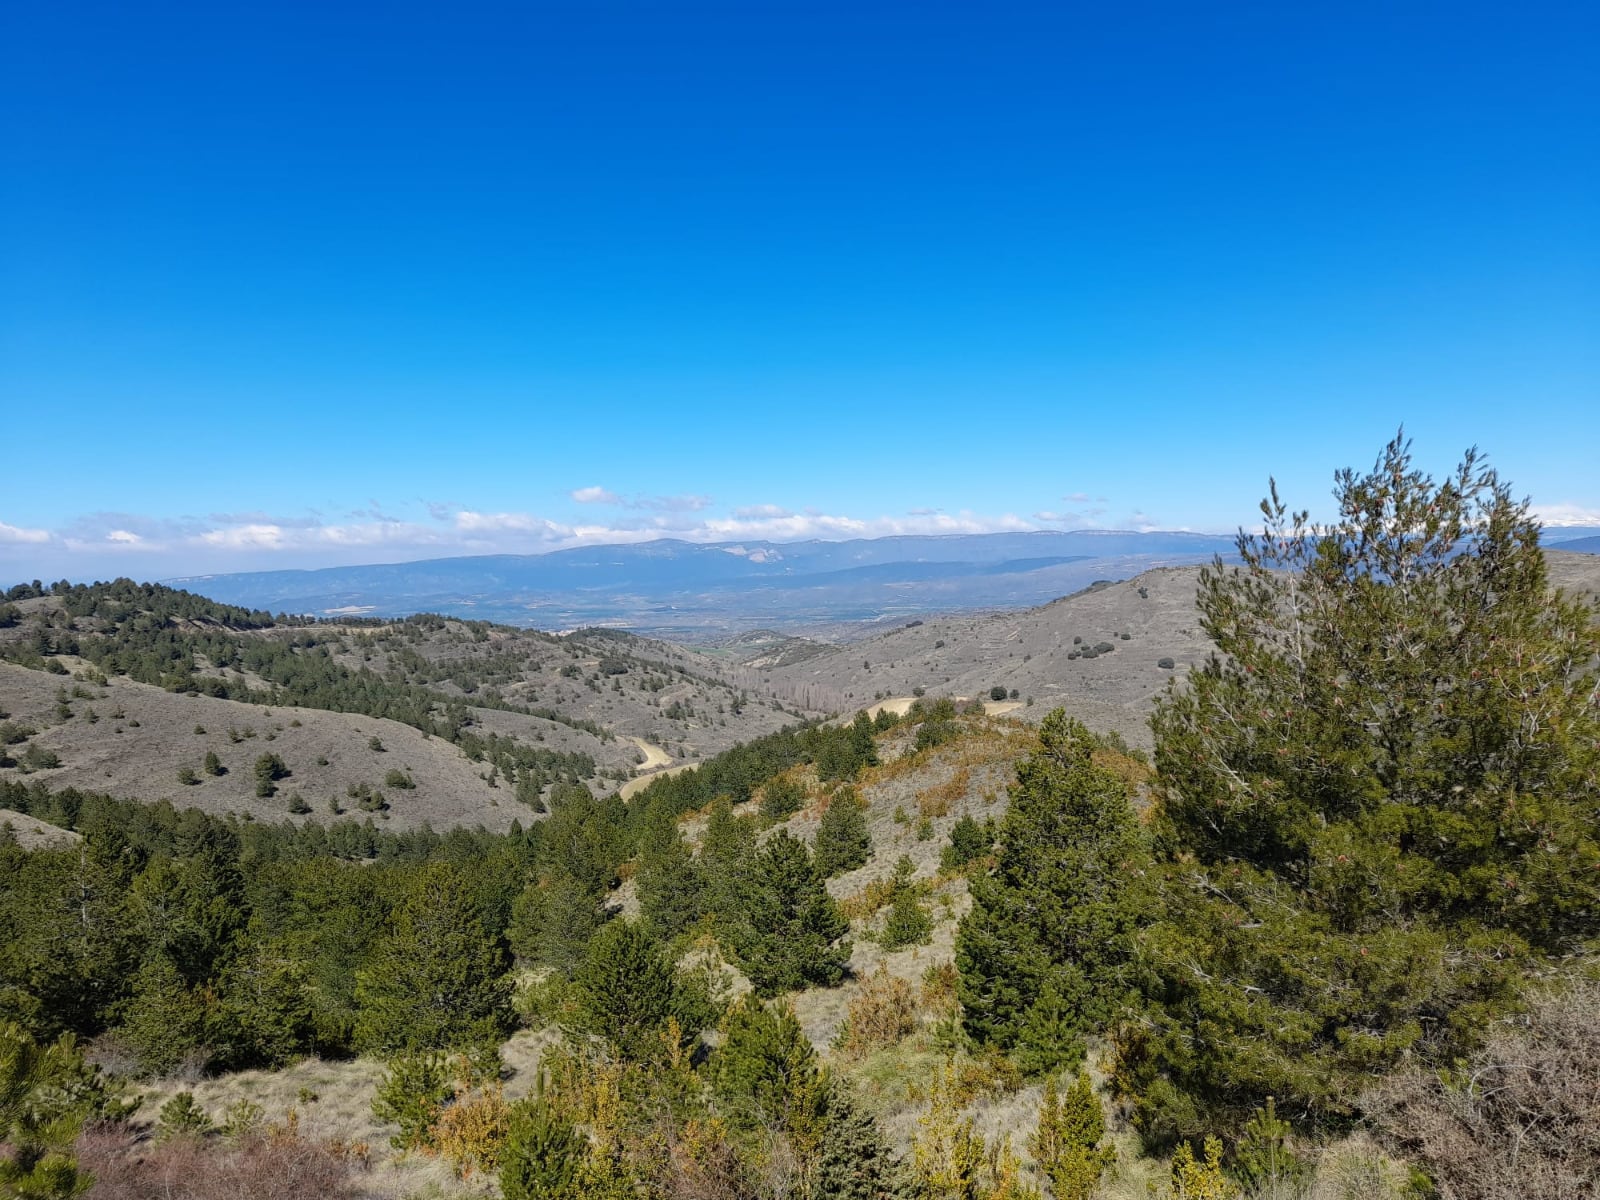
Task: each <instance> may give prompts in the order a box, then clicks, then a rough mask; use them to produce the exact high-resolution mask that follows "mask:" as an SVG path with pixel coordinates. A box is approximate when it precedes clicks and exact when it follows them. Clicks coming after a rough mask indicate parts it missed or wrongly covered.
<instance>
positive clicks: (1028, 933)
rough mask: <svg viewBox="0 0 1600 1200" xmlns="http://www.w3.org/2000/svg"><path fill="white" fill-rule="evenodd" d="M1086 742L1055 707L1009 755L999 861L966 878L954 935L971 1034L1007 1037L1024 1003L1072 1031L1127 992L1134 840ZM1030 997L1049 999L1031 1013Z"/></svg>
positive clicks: (1020, 1027)
mask: <svg viewBox="0 0 1600 1200" xmlns="http://www.w3.org/2000/svg"><path fill="white" fill-rule="evenodd" d="M1095 745H1096V742H1095V739H1094V736H1093V735H1092V734H1091V733H1089V731H1088V730H1087V729H1085V728H1084V727H1083V726H1082V725H1081V724H1079V723H1078V722H1077V721H1075V720H1072V719H1070V718H1068V717H1067V715H1066V713H1065V712H1064V711H1062V710H1060V709H1057V710H1056V711H1055V712H1053V713H1051V714H1050V715H1049V716H1047V717H1046V718H1045V719H1044V722H1043V724H1042V725H1041V726H1040V730H1039V749H1038V750H1036V751H1035V752H1034V753H1033V754H1032V755H1030V756H1029V757H1028V758H1027V759H1025V760H1023V761H1022V762H1021V763H1019V764H1018V766H1017V782H1016V784H1015V785H1013V787H1012V788H1011V808H1010V810H1009V811H1008V812H1007V813H1006V816H1005V819H1004V820H1003V821H1002V823H1001V826H1000V850H999V856H998V863H997V865H996V867H995V869H994V870H993V872H992V873H990V874H989V875H987V876H983V877H979V878H977V879H974V880H973V881H972V897H973V906H972V910H971V911H970V912H969V913H968V914H967V916H966V917H965V918H964V919H963V920H962V922H961V927H960V930H959V931H958V933H957V935H956V965H957V967H958V968H959V969H960V972H961V985H960V996H961V1003H962V1010H963V1020H964V1023H965V1026H966V1029H967V1032H968V1033H969V1034H971V1035H972V1036H973V1037H974V1038H977V1039H978V1040H979V1041H984V1042H994V1043H996V1044H997V1045H999V1046H1001V1047H1002V1048H1005V1049H1010V1048H1012V1047H1014V1046H1016V1045H1017V1044H1018V1042H1019V1040H1020V1039H1021V1037H1022V1034H1023V1031H1024V1029H1025V1028H1026V1027H1027V1026H1028V1024H1029V1021H1030V1015H1032V1016H1033V1019H1034V1022H1035V1024H1036V1025H1037V1024H1038V1023H1039V1022H1041V1021H1046V1020H1048V1023H1049V1024H1050V1025H1052V1026H1053V1027H1054V1029H1055V1030H1056V1032H1055V1034H1054V1035H1053V1036H1063V1035H1065V1034H1067V1033H1075V1034H1076V1035H1079V1036H1081V1035H1082V1034H1084V1033H1087V1032H1089V1031H1090V1030H1092V1029H1094V1028H1096V1027H1098V1026H1100V1025H1102V1024H1103V1023H1105V1022H1106V1021H1108V1020H1109V1019H1110V1018H1111V1017H1112V1016H1113V1014H1114V1013H1116V1012H1117V1011H1118V1008H1119V1005H1120V1003H1121V1002H1122V1000H1123V999H1124V997H1125V996H1127V995H1128V992H1129V984H1130V980H1131V965H1130V964H1131V959H1132V956H1133V937H1134V933H1135V930H1136V929H1137V927H1138V923H1139V917H1140V912H1141V906H1140V895H1141V893H1140V888H1139V873H1140V870H1141V868H1142V867H1143V865H1144V857H1145V847H1144V840H1143V837H1142V834H1141V830H1140V827H1139V824H1138V821H1137V819H1136V818H1135V817H1134V814H1133V809H1132V807H1131V806H1130V804H1129V803H1128V797H1127V791H1126V787H1125V785H1124V784H1123V781H1122V780H1121V779H1120V778H1118V777H1117V776H1116V775H1114V774H1112V773H1111V772H1110V771H1107V770H1105V769H1103V768H1101V767H1098V766H1096V765H1095V764H1094V761H1093V753H1094V749H1095ZM1041 1002H1043V1003H1044V1004H1045V1006H1046V1007H1047V1008H1052V1009H1054V1010H1055V1011H1053V1012H1050V1013H1044V1012H1041V1013H1039V1014H1033V1010H1034V1009H1035V1007H1036V1006H1038V1005H1040V1004H1041ZM1049 1065H1051V1066H1054V1065H1058V1064H1056V1063H1051V1064H1049Z"/></svg>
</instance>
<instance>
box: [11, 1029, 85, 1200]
mask: <svg viewBox="0 0 1600 1200" xmlns="http://www.w3.org/2000/svg"><path fill="white" fill-rule="evenodd" d="M102 1099H103V1092H102V1090H101V1088H100V1086H99V1083H98V1080H96V1079H95V1078H94V1076H93V1074H92V1073H91V1072H90V1071H89V1070H88V1069H87V1068H85V1066H84V1063H83V1055H82V1054H81V1053H80V1052H79V1051H78V1049H77V1046H76V1044H75V1043H74V1042H73V1039H72V1036H71V1035H70V1034H63V1035H62V1037H61V1038H60V1039H59V1040H57V1041H56V1042H55V1043H53V1044H51V1045H47V1046H41V1045H39V1044H37V1043H36V1042H35V1041H34V1040H33V1039H32V1038H31V1037H29V1036H28V1035H27V1034H26V1033H25V1032H23V1030H22V1028H21V1026H19V1025H15V1024H13V1023H11V1022H0V1195H5V1196H16V1197H19V1198H28V1200H34V1198H36V1200H69V1198H70V1197H73V1196H79V1195H82V1194H83V1193H84V1192H85V1191H87V1190H88V1189H89V1186H90V1184H92V1183H93V1182H94V1180H93V1179H92V1178H91V1177H90V1176H88V1175H86V1174H84V1173H83V1172H80V1171H79V1170H78V1166H77V1160H76V1159H75V1158H74V1157H73V1143H74V1142H75V1141H76V1139H77V1136H78V1133H79V1131H80V1130H81V1129H82V1128H83V1123H84V1121H85V1119H86V1118H88V1117H90V1116H94V1115H98V1114H97V1112H96V1109H97V1107H99V1106H100V1101H101V1100H102Z"/></svg>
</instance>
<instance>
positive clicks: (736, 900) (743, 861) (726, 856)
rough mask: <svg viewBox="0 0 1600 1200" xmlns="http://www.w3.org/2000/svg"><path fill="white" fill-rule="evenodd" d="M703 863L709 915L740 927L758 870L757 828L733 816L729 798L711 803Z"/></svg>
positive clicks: (707, 820) (704, 838)
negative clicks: (756, 867)
mask: <svg viewBox="0 0 1600 1200" xmlns="http://www.w3.org/2000/svg"><path fill="white" fill-rule="evenodd" d="M699 861H700V869H701V873H702V875H703V876H704V878H705V884H706V911H707V912H709V913H711V914H712V915H713V916H714V917H716V918H717V920H718V921H720V922H721V923H722V924H724V925H727V926H732V925H736V924H737V923H738V921H739V919H740V916H741V915H742V914H743V912H744V908H745V903H746V900H747V894H748V891H749V888H750V882H751V879H752V877H753V874H754V870H755V861H756V825H755V822H754V821H752V820H750V819H749V818H745V817H735V816H734V815H733V801H732V799H731V798H730V797H728V796H727V795H726V794H724V795H719V796H717V797H716V798H715V799H714V800H713V801H712V802H711V811H710V813H709V814H708V816H707V817H706V832H705V836H704V837H703V838H702V839H701V841H700V860H699Z"/></svg>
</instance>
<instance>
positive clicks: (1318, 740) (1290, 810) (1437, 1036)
mask: <svg viewBox="0 0 1600 1200" xmlns="http://www.w3.org/2000/svg"><path fill="white" fill-rule="evenodd" d="M1335 496H1336V499H1337V502H1338V518H1337V519H1336V520H1335V521H1334V522H1333V523H1332V524H1330V525H1327V526H1314V525H1311V524H1309V523H1308V518H1307V516H1306V514H1304V513H1290V512H1289V510H1288V509H1287V507H1286V506H1285V505H1284V503H1283V502H1282V501H1281V500H1280V499H1279V498H1278V495H1277V489H1276V486H1273V487H1272V489H1271V495H1270V496H1269V498H1268V499H1267V500H1265V501H1263V503H1262V515H1263V519H1264V531H1263V532H1262V533H1261V534H1244V533H1241V535H1240V537H1239V541H1238V547H1239V558H1240V561H1241V564H1242V565H1240V566H1238V567H1225V566H1224V565H1223V564H1222V563H1221V562H1220V561H1219V562H1217V563H1216V564H1214V565H1213V566H1212V567H1211V568H1209V569H1207V570H1206V571H1204V572H1203V573H1202V575H1201V582H1200V589H1199V607H1200V611H1201V624H1202V627H1203V628H1204V629H1205V631H1206V633H1207V634H1208V635H1209V636H1210V637H1211V638H1212V639H1213V640H1214V641H1215V642H1216V644H1217V646H1218V651H1219V652H1218V653H1217V654H1216V655H1215V656H1213V658H1212V659H1211V660H1209V661H1208V662H1207V663H1206V664H1205V665H1204V666H1203V667H1201V668H1200V669H1198V670H1196V671H1194V672H1192V673H1191V674H1190V676H1189V678H1188V681H1187V684H1186V685H1184V686H1181V687H1180V686H1177V685H1176V681H1175V682H1174V685H1173V686H1172V687H1171V688H1170V690H1169V692H1168V694H1167V695H1166V696H1165V697H1164V698H1163V699H1162V700H1161V702H1160V703H1159V705H1158V707H1157V711H1156V713H1155V715H1154V717H1153V719H1152V726H1153V729H1154V732H1155V735H1156V765H1157V769H1158V772H1159V776H1160V778H1159V783H1160V795H1161V806H1160V809H1159V812H1160V814H1161V815H1162V816H1163V817H1164V819H1165V829H1164V840H1165V841H1166V843H1167V845H1168V846H1169V847H1170V853H1169V854H1168V855H1167V856H1166V857H1165V860H1164V862H1163V863H1162V873H1161V879H1162V882H1163V884H1164V890H1163V906H1164V909H1165V913H1164V917H1163V919H1162V920H1161V921H1160V922H1159V923H1158V924H1156V925H1154V926H1152V927H1151V928H1150V929H1149V930H1148V931H1147V933H1146V934H1145V935H1144V941H1145V943H1146V946H1145V950H1146V953H1145V955H1144V958H1145V960H1146V961H1147V962H1148V963H1149V964H1150V965H1151V968H1152V971H1151V973H1150V975H1149V977H1148V979H1147V980H1146V983H1145V989H1144V990H1145V993H1146V996H1147V998H1148V1002H1149V1006H1148V1012H1147V1017H1148V1019H1147V1020H1146V1021H1145V1022H1143V1023H1142V1027H1141V1030H1140V1033H1139V1036H1138V1037H1137V1039H1136V1040H1134V1041H1132V1042H1130V1045H1129V1050H1130V1053H1129V1054H1128V1055H1126V1056H1125V1057H1124V1058H1123V1059H1122V1064H1123V1077H1122V1079H1121V1081H1120V1082H1121V1083H1122V1085H1123V1086H1124V1087H1125V1088H1126V1089H1127V1090H1128V1091H1130V1092H1131V1093H1133V1094H1137V1095H1140V1096H1141V1103H1140V1106H1139V1108H1138V1110H1137V1113H1136V1117H1137V1119H1138V1120H1139V1122H1140V1124H1141V1127H1142V1128H1143V1129H1144V1131H1145V1132H1146V1134H1147V1136H1150V1137H1152V1138H1154V1139H1156V1140H1168V1139H1172V1138H1176V1137H1182V1138H1187V1139H1195V1138H1198V1137H1199V1136H1201V1135H1202V1134H1203V1133H1205V1132H1207V1131H1208V1129H1211V1128H1224V1129H1226V1128H1229V1127H1233V1128H1237V1126H1238V1124H1239V1123H1241V1122H1243V1121H1244V1120H1245V1119H1247V1117H1248V1116H1249V1114H1250V1113H1251V1112H1252V1111H1253V1110H1254V1109H1255V1108H1257V1107H1259V1106H1260V1105H1262V1104H1263V1103H1264V1102H1265V1099H1266V1097H1267V1096H1268V1095H1274V1096H1276V1097H1278V1099H1279V1101H1281V1102H1284V1103H1285V1104H1286V1105H1289V1104H1292V1106H1293V1108H1294V1109H1295V1110H1296V1111H1300V1112H1309V1113H1310V1114H1312V1117H1313V1120H1321V1119H1327V1118H1331V1119H1340V1118H1342V1117H1344V1116H1346V1115H1348V1114H1349V1113H1350V1111H1351V1101H1352V1100H1353V1098H1354V1097H1355V1096H1356V1095H1357V1093H1358V1092H1359V1091H1360V1090H1361V1087H1362V1086H1363V1084H1364V1082H1365V1081H1366V1080H1369V1079H1370V1078H1371V1077H1372V1075H1373V1074H1374V1073H1376V1072H1379V1071H1382V1070H1383V1069H1384V1068H1385V1067H1386V1066H1387V1065H1389V1064H1391V1063H1393V1062H1395V1061H1396V1060H1397V1059H1399V1058H1400V1057H1401V1056H1405V1055H1411V1056H1421V1057H1423V1058H1424V1059H1425V1060H1431V1061H1438V1062H1444V1061H1448V1060H1449V1059H1451V1058H1452V1057H1454V1056H1455V1055H1457V1054H1459V1053H1461V1052H1463V1050H1464V1049H1465V1048H1467V1047H1468V1046H1470V1044H1471V1042H1472V1039H1473V1037H1474V1036H1475V1033H1476V1031H1477V1030H1479V1029H1481V1028H1482V1027H1483V1025H1484V1024H1485V1022H1486V1021H1487V1020H1488V1019H1489V1018H1491V1017H1492V1016H1493V1015H1494V1014H1495V1013H1496V1012H1498V1011H1503V1010H1504V1009H1505V1008H1507V1007H1508V1006H1510V1005H1511V1004H1513V1003H1514V995H1515V991H1516V988H1517V981H1518V975H1519V972H1520V971H1521V970H1522V969H1524V968H1525V967H1526V966H1528V965H1532V964H1533V963H1535V962H1536V961H1537V959H1538V958H1539V957H1541V956H1546V955H1551V956H1554V955H1564V954H1567V953H1570V952H1571V951H1573V950H1574V949H1575V948H1577V947H1579V946H1581V945H1583V944H1584V943H1585V942H1587V941H1589V940H1590V939H1592V938H1593V937H1594V936H1595V935H1596V934H1597V933H1600V873H1597V872H1596V871H1594V870H1593V869H1592V867H1593V864H1594V863H1595V861H1597V859H1600V837H1597V831H1600V824H1597V821H1596V816H1597V812H1596V800H1595V797H1596V796H1597V795H1600V687H1597V678H1600V677H1597V672H1596V667H1595V661H1596V658H1595V656H1596V654H1597V653H1600V628H1597V626H1596V625H1595V624H1594V620H1593V617H1594V613H1593V611H1592V610H1591V609H1590V608H1588V607H1587V606H1585V605H1582V604H1579V603H1577V602H1575V601H1573V600H1570V599H1567V598H1564V597H1560V596H1558V595H1552V594H1551V590H1550V581H1549V576H1548V572H1547V569H1546V565H1545V561H1544V556H1543V553H1542V552H1541V551H1540V549H1539V529H1538V526H1537V523H1536V522H1535V521H1534V519H1533V518H1532V516H1531V515H1530V513H1529V510H1528V507H1527V505H1526V503H1518V502H1515V501H1514V500H1513V499H1512V497H1511V493H1510V490H1509V488H1508V487H1507V485H1505V484H1504V483H1503V482H1501V480H1500V479H1499V478H1498V476H1497V475H1496V474H1495V473H1494V472H1493V471H1490V470H1487V469H1486V468H1485V467H1484V466H1483V464H1482V461H1481V459H1480V458H1479V456H1478V455H1477V453H1476V452H1475V451H1474V452H1469V453H1468V454H1467V455H1466V457H1465V458H1464V460H1463V461H1462V463H1461V464H1460V466H1459V467H1458V468H1457V469H1456V471H1455V472H1454V474H1453V475H1452V476H1451V477H1449V478H1448V479H1447V480H1445V481H1444V482H1443V483H1441V484H1437V485H1436V484H1435V483H1434V482H1433V480H1432V479H1430V478H1429V477H1428V476H1426V475H1424V474H1423V473H1421V472H1420V471H1417V470H1416V469H1415V468H1414V467H1413V465H1412V461H1411V455H1410V449H1409V446H1408V445H1407V444H1406V443H1405V442H1404V441H1403V440H1402V439H1400V438H1397V439H1395V441H1394V442H1392V443H1390V444H1389V446H1388V447H1387V448H1386V449H1385V450H1384V452H1383V454H1382V455H1381V456H1380V458H1379V460H1378V462H1377V464H1376V466H1375V467H1374V468H1373V470H1372V471H1371V472H1370V473H1369V474H1367V475H1364V476H1357V475H1355V474H1354V473H1353V472H1351V471H1342V472H1340V473H1339V474H1338V476H1337V485H1336V489H1335ZM1202 1113H1203V1114H1204V1117H1203V1119H1202V1117H1201V1115H1200V1114H1202Z"/></svg>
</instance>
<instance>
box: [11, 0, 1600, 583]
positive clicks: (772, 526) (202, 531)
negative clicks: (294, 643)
mask: <svg viewBox="0 0 1600 1200" xmlns="http://www.w3.org/2000/svg"><path fill="white" fill-rule="evenodd" d="M1597 52H1600V18H1597V15H1596V10H1595V7H1594V6H1593V5H1584V4H1578V3H1572V4H1529V5H1521V6H1510V5H1494V6H1475V5H1471V4H1459V3H1458V4H1452V5H1443V4H1437V5H1413V4H1403V3H1402V4H1395V3H1386V4H1373V5H1363V4H1349V3H1342V4H1338V5H1325V6H1314V5H1312V6H1308V5H1284V4H1270V5H1267V4H1263V5H1216V6H1197V5H1170V6H1165V5H1139V4H1128V5H1094V6H1090V5H1049V6H1044V5H1041V6H1037V7H1034V6H1013V5H986V6H982V8H981V9H980V8H979V7H978V6H971V5H964V6H954V5H928V4H920V5H915V6H913V5H906V6H892V5H870V4H849V5H843V4H840V5H834V4H826V3H822V4H819V3H807V4H804V5H751V4H737V5H733V4H730V5H710V4H693V5H678V6H667V5H642V4H619V3H589V4H582V5H562V6H552V5H545V4H528V5H510V4H507V5H504V6H483V5H473V4H457V5H449V6H444V5H427V6H415V7H411V6H407V5H405V4H384V5H371V6H364V5H356V4H339V3H328V4H281V5H259V6H253V7H248V8H247V7H244V6H234V5H183V4H166V5H114V6H113V5H108V6H104V7H101V8H96V7H95V6H93V5H70V6H69V5H22V4H15V5H9V6H6V8H5V13H4V16H3V17H0V154H3V177H4V184H3V186H0V409H3V412H4V414H5V416H4V422H3V425H0V429H3V430H4V435H5V454H4V464H3V467H0V577H12V578H19V577H31V576H32V575H40V576H43V577H47V578H54V577H58V576H62V575H65V576H69V577H72V578H85V577H92V576H105V575H110V574H122V573H126V574H132V575H135V576H139V577H150V578H159V577H163V576H170V575H175V574H180V573H189V572H194V571H202V570H229V569H252V568H257V567H262V566H306V565H324V564H329V563H335V562H359V561H393V560H398V559H405V558H416V557H428V556H434V555H441V554H453V553H482V552H487V551H499V550H508V551H518V552H523V551H537V550H541V549H549V548H555V547H558V546H563V545H570V544H575V543H578V542H583V541H594V540H616V539H633V538H639V537H645V536H655V535H660V534H671V535H675V536H686V537H693V538H701V539H717V540H722V539H738V538H756V537H762V536H769V537H774V538H779V539H785V538H797V537H807V536H824V537H842V536H872V535H875V534H881V533H889V532H919V531H928V532H937V531H939V530H945V529H949V530H955V529H961V530H968V529H988V528H994V529H1005V528H1035V527H1038V528H1073V527H1084V526H1090V527H1123V528H1127V527H1162V528H1194V529H1231V528H1233V527H1235V526H1236V525H1238V524H1240V523H1241V522H1248V521H1249V520H1250V519H1251V518H1252V516H1253V515H1254V505H1255V502H1256V500H1257V499H1258V498H1259V497H1260V495H1261V493H1262V491H1263V489H1264V485H1265V481H1266V478H1267V476H1268V475H1269V474H1273V475H1276V476H1277V477H1278V479H1279V481H1280V483H1281V485H1282V486H1283V490H1284V492H1285V495H1286V497H1287V498H1289V499H1290V500H1291V501H1292V502H1295V503H1297V504H1305V505H1310V506H1311V507H1313V509H1317V508H1318V507H1319V506H1321V505H1322V504H1323V502H1324V501H1325V500H1326V497H1327V495H1328V492H1329V487H1330V481H1331V475H1332V472H1333V471H1334V470H1335V469H1336V468H1338V467H1341V466H1357V467H1361V466H1365V465H1367V464H1369V463H1370V462H1371V461H1372V459H1373V458H1374V457H1375V456H1376V454H1377V452H1378V450H1379V448H1380V447H1381V445H1382V443H1383V442H1384V441H1385V440H1387V438H1388V437H1389V436H1391V435H1392V434H1393V432H1394V430H1395V428H1396V427H1397V426H1399V425H1400V424H1402V423H1404V425H1405V426H1406V428H1407V430H1408V431H1409V432H1410V433H1411V434H1412V435H1413V436H1414V438H1415V441H1416V446H1417V450H1418V454H1419V457H1420V458H1421V459H1422V461H1423V462H1424V463H1425V464H1427V465H1428V466H1429V467H1431V468H1432V469H1434V470H1436V471H1443V470H1445V469H1447V468H1448V467H1449V465H1450V464H1451V463H1453V462H1454V461H1455V459H1456V458H1457V457H1458V456H1459V453H1460V452H1461V450H1463V449H1464V448H1465V447H1466V446H1467V445H1469V444H1473V443H1476V444H1479V445H1481V446H1482V447H1483V448H1484V449H1485V450H1487V451H1488V452H1489V454H1490V457H1491V460H1492V461H1493V462H1494V463H1495V464H1497V465H1498V466H1499V467H1500V468H1501V470H1502V471H1503V473H1504V474H1505V475H1507V476H1508V477H1510V478H1511V479H1512V480H1513V481H1514V482H1515V483H1516V485H1517V487H1518V489H1519V491H1521V492H1523V493H1526V494H1528V495H1530V496H1531V497H1532V498H1533V500H1534V501H1535V503H1536V505H1537V506H1538V507H1539V508H1540V510H1541V511H1542V512H1543V513H1544V514H1545V515H1546V517H1547V518H1548V519H1551V520H1554V521H1567V522H1572V523H1594V524H1600V470H1597V469H1596V466H1595V464H1596V462H1597V461H1600V137H1597V135H1596V132H1595V131H1596V130H1597V129H1600V82H1597V80H1600V72H1596V71H1594V69H1593V64H1594V62H1595V60H1596V57H1597Z"/></svg>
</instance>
